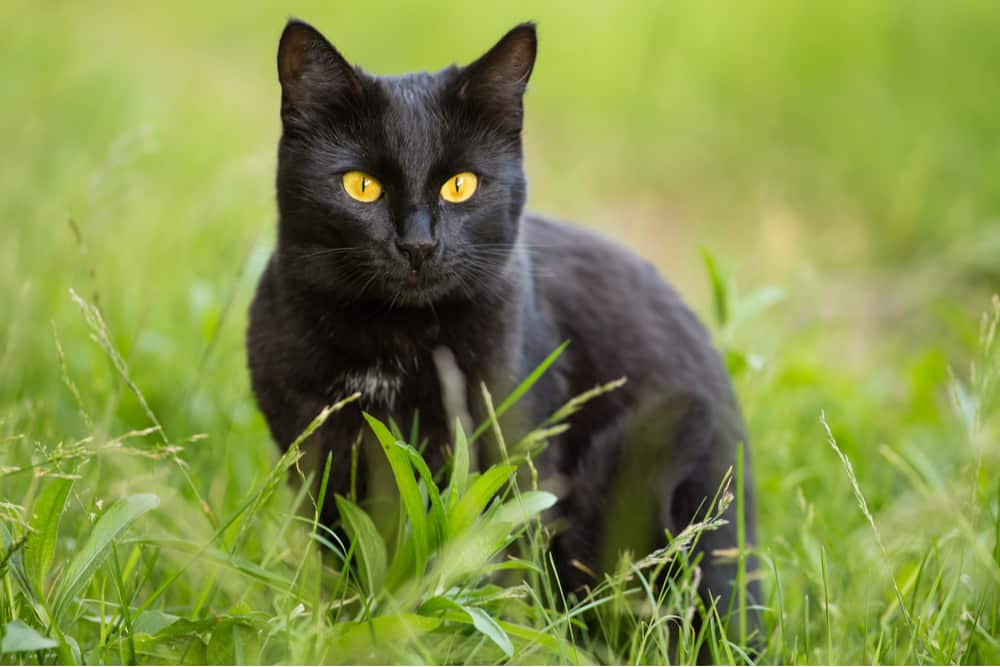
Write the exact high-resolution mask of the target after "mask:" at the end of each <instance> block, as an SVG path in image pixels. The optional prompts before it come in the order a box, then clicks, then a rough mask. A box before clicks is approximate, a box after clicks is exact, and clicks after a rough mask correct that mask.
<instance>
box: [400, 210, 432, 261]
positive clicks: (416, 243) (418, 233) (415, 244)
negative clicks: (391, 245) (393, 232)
mask: <svg viewBox="0 0 1000 667" xmlns="http://www.w3.org/2000/svg"><path fill="white" fill-rule="evenodd" d="M432 222H433V221H432V219H431V216H430V214H429V213H428V212H427V211H424V210H421V209H417V210H415V211H413V212H412V213H410V214H409V215H408V216H406V218H405V219H404V220H403V225H402V229H400V234H399V237H398V238H397V239H396V247H397V248H398V249H399V252H400V253H401V254H402V255H403V256H404V257H406V258H407V259H408V260H410V266H412V267H413V270H414V271H416V270H417V269H419V268H420V267H421V266H422V265H423V263H424V262H425V261H427V259H428V258H430V256H431V255H432V254H433V253H434V250H435V249H436V248H437V241H436V240H435V239H434V234H433V232H432V231H431V225H432Z"/></svg>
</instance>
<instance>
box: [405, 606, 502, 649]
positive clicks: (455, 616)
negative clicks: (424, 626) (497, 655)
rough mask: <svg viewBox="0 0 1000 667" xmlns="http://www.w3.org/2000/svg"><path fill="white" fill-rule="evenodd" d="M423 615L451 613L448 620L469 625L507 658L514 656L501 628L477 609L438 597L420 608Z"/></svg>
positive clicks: (487, 615)
mask: <svg viewBox="0 0 1000 667" xmlns="http://www.w3.org/2000/svg"><path fill="white" fill-rule="evenodd" d="M420 609H421V611H422V612H424V613H433V612H434V611H438V610H446V611H450V612H452V613H451V614H448V619H449V620H453V621H459V622H464V623H470V624H471V625H472V627H474V628H475V629H476V630H477V631H479V632H480V633H481V634H482V635H484V636H485V637H487V638H488V639H489V640H490V641H492V642H493V643H494V644H496V645H497V646H498V647H499V648H500V650H501V651H503V652H504V655H506V656H507V657H508V658H510V657H513V655H514V644H513V643H511V641H510V637H509V636H507V633H506V632H504V630H503V628H501V627H500V625H499V624H497V622H496V621H495V620H494V619H493V618H492V617H491V616H490V615H489V614H487V613H486V612H485V611H484V610H482V609H480V608H479V607H470V606H467V605H463V604H459V603H458V602H456V601H454V600H452V599H451V598H447V597H444V596H438V597H435V598H432V599H430V600H428V601H427V602H426V603H425V604H424V605H422V606H421V608H420Z"/></svg>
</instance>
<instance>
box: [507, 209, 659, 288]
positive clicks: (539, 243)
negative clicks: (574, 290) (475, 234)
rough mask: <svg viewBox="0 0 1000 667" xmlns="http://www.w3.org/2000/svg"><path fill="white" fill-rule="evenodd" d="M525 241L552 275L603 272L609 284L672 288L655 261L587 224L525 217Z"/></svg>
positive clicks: (532, 254)
mask: <svg viewBox="0 0 1000 667" xmlns="http://www.w3.org/2000/svg"><path fill="white" fill-rule="evenodd" d="M523 222H524V225H523V230H522V241H523V243H524V246H525V248H526V249H527V250H528V251H529V253H530V255H531V256H532V258H533V260H534V261H535V263H536V264H538V263H541V264H544V265H545V266H546V267H548V269H549V273H551V272H556V273H561V272H565V271H569V272H574V273H579V272H581V271H582V272H583V273H585V274H589V273H592V272H596V273H601V274H603V275H604V277H605V281H611V282H614V281H615V280H616V279H623V280H626V281H628V282H633V281H639V282H650V283H651V284H656V285H657V286H659V287H662V288H667V289H669V286H668V285H667V284H666V282H665V281H664V280H663V278H662V277H661V276H660V274H659V271H658V270H657V268H656V266H654V265H653V263H652V262H649V261H647V260H646V259H644V258H643V257H641V256H640V255H638V254H637V253H635V252H634V251H632V250H630V249H629V248H627V247H625V246H624V245H622V244H621V243H619V242H618V241H615V240H614V239H612V238H610V237H608V236H605V235H604V234H601V233H600V232H597V231H595V230H593V229H590V228H588V227H585V226H583V225H579V224H575V223H571V222H565V221H562V220H557V219H555V218H551V217H548V216H544V215H538V214H528V215H526V216H525V217H524V221H523Z"/></svg>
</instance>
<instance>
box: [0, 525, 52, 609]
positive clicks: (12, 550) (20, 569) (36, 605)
mask: <svg viewBox="0 0 1000 667" xmlns="http://www.w3.org/2000/svg"><path fill="white" fill-rule="evenodd" d="M0 547H2V548H0V557H2V556H5V555H6V554H10V557H9V559H8V561H7V571H8V572H10V574H11V578H12V580H13V581H14V583H15V585H16V586H17V588H18V589H20V591H21V594H22V595H23V596H24V599H25V600H27V601H28V603H29V604H30V605H31V608H32V609H33V610H34V612H35V615H36V616H38V619H39V620H40V621H41V623H42V625H44V626H46V627H47V626H48V624H49V614H48V611H46V609H45V605H44V604H42V602H41V600H40V599H39V598H38V597H37V595H36V593H35V589H34V587H33V586H32V584H31V582H30V581H29V580H28V573H27V572H26V571H25V569H24V558H23V557H22V554H21V550H20V549H19V548H18V547H17V546H16V545H15V544H14V536H13V535H11V534H10V531H8V530H7V526H6V524H4V523H3V522H2V521H0Z"/></svg>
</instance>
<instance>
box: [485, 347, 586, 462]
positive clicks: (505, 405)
mask: <svg viewBox="0 0 1000 667" xmlns="http://www.w3.org/2000/svg"><path fill="white" fill-rule="evenodd" d="M567 345H569V341H568V340H567V341H565V342H564V343H563V344H562V345H560V346H559V347H557V348H556V349H555V350H553V351H552V353H551V354H549V356H547V357H545V359H543V360H542V363H540V364H538V366H536V367H535V370H533V371H531V373H530V374H529V375H528V377H526V378H525V379H524V381H523V382H521V384H519V385H517V388H516V389H514V391H512V392H510V395H508V396H507V398H505V399H503V401H502V402H501V403H500V405H498V406H497V409H496V413H495V414H496V418H497V419H499V418H500V417H502V416H503V415H504V413H505V412H507V411H508V410H510V409H511V407H513V406H514V404H515V403H517V402H518V401H519V400H521V397H522V396H524V395H525V394H526V393H527V392H528V390H529V389H531V388H532V387H533V386H534V384H535V383H536V382H538V378H540V377H542V374H543V373H545V371H547V370H548V369H549V366H551V365H552V364H554V363H555V361H556V359H558V358H559V355H561V354H562V353H563V351H564V350H565V349H566V346H567ZM492 426H493V419H492V418H490V419H487V420H486V421H484V422H483V423H482V424H480V425H479V427H478V428H476V430H475V431H473V432H472V437H470V438H469V440H470V441H471V442H475V441H476V440H478V439H479V437H480V436H481V435H482V434H483V433H486V431H487V430H488V429H490V428H491V427H492Z"/></svg>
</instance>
